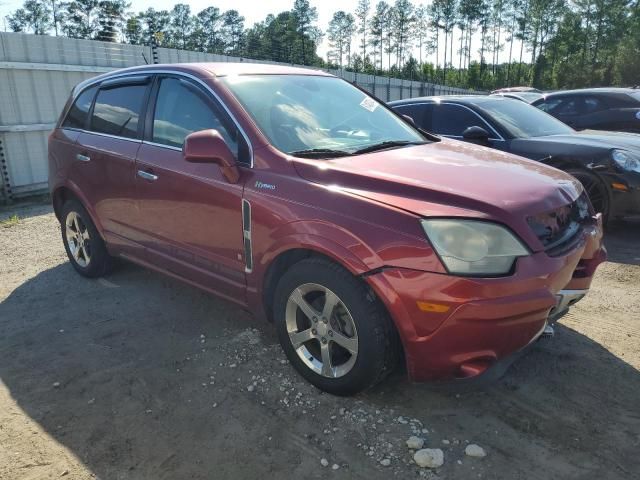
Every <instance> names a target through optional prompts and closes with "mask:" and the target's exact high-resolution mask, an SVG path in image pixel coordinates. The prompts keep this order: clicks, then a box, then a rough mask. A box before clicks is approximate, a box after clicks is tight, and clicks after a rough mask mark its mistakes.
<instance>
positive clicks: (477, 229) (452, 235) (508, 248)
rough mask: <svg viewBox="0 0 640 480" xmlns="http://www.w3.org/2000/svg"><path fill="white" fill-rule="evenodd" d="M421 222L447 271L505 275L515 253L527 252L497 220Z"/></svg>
mask: <svg viewBox="0 0 640 480" xmlns="http://www.w3.org/2000/svg"><path fill="white" fill-rule="evenodd" d="M421 223H422V228H424V231H425V233H426V234H427V237H428V238H429V241H430V242H431V244H432V245H433V247H434V248H435V250H436V251H437V252H438V254H439V255H440V258H441V259H442V261H443V263H444V264H445V266H446V267H447V270H448V271H449V272H450V273H454V274H457V275H471V276H482V275H485V276H497V275H505V274H507V273H509V272H510V271H511V269H512V267H513V263H514V262H515V260H516V258H517V257H523V256H526V255H529V251H528V250H527V248H526V247H525V246H524V245H523V244H522V242H521V241H520V240H519V239H518V238H517V237H516V236H515V235H514V234H513V233H511V232H510V231H509V230H508V229H506V228H505V227H503V226H501V225H498V224H496V223H491V222H484V221H479V220H455V219H432V220H428V219H427V220H422V221H421Z"/></svg>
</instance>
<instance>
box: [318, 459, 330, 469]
mask: <svg viewBox="0 0 640 480" xmlns="http://www.w3.org/2000/svg"><path fill="white" fill-rule="evenodd" d="M320 465H322V466H323V467H328V466H329V460H327V459H326V458H321V459H320Z"/></svg>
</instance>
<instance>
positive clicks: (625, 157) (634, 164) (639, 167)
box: [611, 150, 640, 173]
mask: <svg viewBox="0 0 640 480" xmlns="http://www.w3.org/2000/svg"><path fill="white" fill-rule="evenodd" d="M611 158H612V159H613V161H614V162H616V164H617V165H618V166H619V167H620V168H621V169H623V170H626V171H627V172H638V173H640V159H639V158H638V157H637V156H636V155H634V154H632V153H630V152H627V151H626V150H612V151H611Z"/></svg>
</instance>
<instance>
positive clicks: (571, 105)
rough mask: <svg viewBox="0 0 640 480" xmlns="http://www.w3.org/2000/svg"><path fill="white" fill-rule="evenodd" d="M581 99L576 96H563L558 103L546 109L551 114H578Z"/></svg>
mask: <svg viewBox="0 0 640 480" xmlns="http://www.w3.org/2000/svg"><path fill="white" fill-rule="evenodd" d="M581 103H582V100H581V99H580V98H576V97H570V98H563V99H561V100H560V101H559V102H558V104H557V105H556V106H555V107H553V108H551V109H550V110H548V112H549V113H551V114H552V115H578V114H579V113H580V104H581Z"/></svg>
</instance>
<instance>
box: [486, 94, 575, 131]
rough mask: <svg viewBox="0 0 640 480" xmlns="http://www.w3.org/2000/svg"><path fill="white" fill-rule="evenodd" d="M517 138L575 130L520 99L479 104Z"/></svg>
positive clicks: (489, 101) (488, 101)
mask: <svg viewBox="0 0 640 480" xmlns="http://www.w3.org/2000/svg"><path fill="white" fill-rule="evenodd" d="M478 107H480V108H482V110H484V111H485V112H486V113H487V114H488V115H490V116H491V117H492V118H493V119H494V120H495V121H496V122H497V123H499V124H500V126H501V127H502V128H504V129H505V130H507V131H508V132H509V133H510V134H511V135H512V136H513V137H515V138H530V137H543V136H546V135H562V134H567V133H573V132H574V131H575V130H573V128H571V127H569V126H568V125H565V124H564V123H562V122H561V121H560V120H556V119H555V118H554V117H552V116H551V115H549V114H548V113H544V112H543V111H542V110H539V109H537V108H536V107H532V106H531V105H528V104H526V103H524V102H521V101H519V100H487V101H483V102H482V103H481V104H478Z"/></svg>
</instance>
